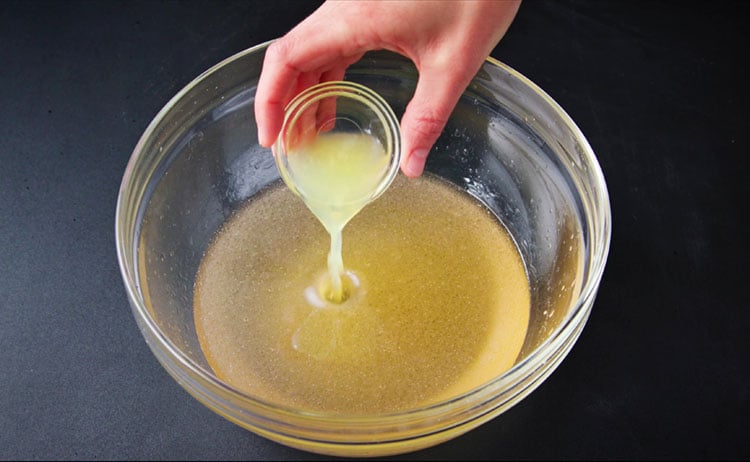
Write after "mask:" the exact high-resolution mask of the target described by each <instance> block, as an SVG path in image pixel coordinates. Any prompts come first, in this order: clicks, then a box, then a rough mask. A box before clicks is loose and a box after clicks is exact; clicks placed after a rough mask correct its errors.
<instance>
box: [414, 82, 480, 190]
mask: <svg viewBox="0 0 750 462" xmlns="http://www.w3.org/2000/svg"><path fill="white" fill-rule="evenodd" d="M467 85H468V81H465V79H463V78H461V77H460V76H456V75H453V74H452V73H450V72H441V71H432V72H430V71H428V70H423V71H422V72H420V75H419V81H418V82H417V88H416V90H415V91H414V96H413V97H412V99H411V101H410V102H409V104H408V106H407V107H406V111H405V112H404V115H403V117H402V118H401V136H402V139H403V149H404V151H403V152H404V156H403V158H402V159H401V171H402V172H403V173H404V174H405V175H406V176H409V177H418V176H419V175H421V174H422V171H423V170H424V165H425V162H426V161H427V155H428V154H429V152H430V149H432V145H433V144H435V141H437V139H438V137H439V136H440V134H441V133H442V131H443V129H444V128H445V124H446V123H447V122H448V118H449V117H450V115H451V112H453V108H454V107H455V106H456V103H457V102H458V99H459V98H460V97H461V93H463V91H464V89H466V86H467Z"/></svg>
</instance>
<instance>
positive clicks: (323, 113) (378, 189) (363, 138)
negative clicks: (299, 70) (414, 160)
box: [273, 81, 401, 231]
mask: <svg viewBox="0 0 750 462" xmlns="http://www.w3.org/2000/svg"><path fill="white" fill-rule="evenodd" d="M337 136H338V139H337V141H336V142H334V143H330V142H329V143H328V147H329V148H330V147H331V146H336V147H338V148H339V150H340V151H341V152H339V153H338V154H339V155H338V156H330V157H331V158H329V159H327V160H325V161H323V160H320V161H319V162H318V161H316V159H313V158H312V157H313V156H320V155H321V154H329V155H330V154H331V153H330V152H328V153H326V152H321V151H326V147H325V146H323V147H322V148H321V144H320V143H321V142H325V141H326V140H329V141H330V140H331V139H332V138H334V137H337ZM342 137H344V138H345V141H348V143H347V142H340V141H341V140H342ZM347 137H348V138H347ZM363 143H364V145H363ZM368 144H369V146H365V145H368ZM363 147H364V148H365V149H369V148H372V152H371V154H372V156H373V158H372V159H369V160H371V161H373V162H369V161H368V162H364V163H363V165H362V167H367V166H369V167H371V169H373V170H377V171H367V172H360V171H356V169H355V167H357V166H356V165H349V167H351V168H349V169H347V168H343V164H346V163H348V162H350V161H349V160H348V159H347V158H346V156H348V155H349V153H347V152H344V151H346V149H347V148H348V149H351V148H356V149H362V148H363ZM273 151H274V157H275V159H276V164H277V166H278V168H279V172H280V173H281V177H282V178H283V180H284V182H285V183H286V184H287V186H288V187H289V188H290V189H291V190H292V191H293V192H294V193H296V194H297V195H298V196H300V197H301V198H302V200H303V201H305V203H306V204H307V205H308V207H310V209H311V210H312V211H313V213H315V214H316V215H317V216H318V218H319V219H321V221H323V218H322V217H321V216H320V213H319V212H321V210H320V209H321V208H328V209H329V210H328V212H327V213H334V214H336V215H337V217H338V220H337V221H342V220H343V221H344V223H343V224H345V223H346V221H348V220H349V219H351V217H352V216H354V215H355V214H356V213H357V212H358V211H359V209H361V208H362V207H363V206H364V205H366V204H367V203H369V202H371V201H373V200H374V199H376V198H377V197H378V196H380V194H382V193H383V191H385V190H386V189H387V188H388V186H389V185H390V184H391V182H392V181H393V179H394V178H395V177H396V174H397V173H398V167H399V164H400V162H401V132H400V128H399V123H398V119H397V118H396V115H395V114H394V113H393V110H392V109H391V107H390V106H389V105H388V103H387V102H386V101H385V100H384V99H383V98H382V97H381V96H380V95H378V94H377V93H376V92H374V91H373V90H371V89H370V88H368V87H365V86H364V85H360V84H358V83H354V82H345V81H332V82H324V83H320V84H317V85H314V86H312V87H310V88H308V89H307V90H305V91H303V92H302V93H300V94H299V95H297V96H296V97H295V98H294V99H293V100H292V101H291V102H290V103H289V104H288V105H287V107H286V109H285V115H284V122H283V125H282V128H281V132H280V134H279V137H278V138H277V140H276V143H275V145H274V148H273ZM303 169H304V170H303ZM313 170H314V171H313ZM344 176H347V177H344ZM355 178H358V179H359V181H358V182H357V181H355V180H354V179H355ZM323 182H327V183H323ZM347 182H348V183H349V184H348V185H345V184H344V183H347ZM337 185H338V186H340V187H339V188H338V189H337V188H336V186H337ZM349 214H351V216H348V217H346V215H349ZM343 224H342V226H343ZM324 225H326V227H328V225H327V224H326V223H324ZM329 231H330V230H329Z"/></svg>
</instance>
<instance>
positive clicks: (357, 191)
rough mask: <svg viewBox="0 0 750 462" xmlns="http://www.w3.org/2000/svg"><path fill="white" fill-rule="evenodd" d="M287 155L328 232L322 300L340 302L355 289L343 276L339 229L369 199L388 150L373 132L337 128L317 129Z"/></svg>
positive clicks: (298, 186) (302, 194) (300, 186)
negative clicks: (331, 130)
mask: <svg viewBox="0 0 750 462" xmlns="http://www.w3.org/2000/svg"><path fill="white" fill-rule="evenodd" d="M287 158H288V162H289V167H290V170H291V171H293V172H294V174H293V181H294V184H295V187H296V189H297V193H298V194H299V196H300V197H301V198H302V200H303V201H304V202H305V204H306V205H307V207H308V208H309V209H310V211H311V212H312V213H313V214H314V215H315V216H316V217H317V218H318V220H319V221H320V222H321V223H322V224H323V226H324V227H325V228H326V230H327V231H328V233H329V234H330V236H331V248H330V251H329V253H328V278H327V279H328V280H327V281H324V283H323V285H322V287H319V288H318V290H319V292H320V295H322V297H323V298H324V299H325V300H327V301H329V302H332V303H342V302H344V301H345V300H346V299H347V298H349V297H350V296H351V295H352V294H351V291H352V290H355V289H356V287H355V285H354V284H347V279H346V277H345V270H344V262H343V257H342V232H343V229H344V227H345V226H346V224H347V223H348V222H349V220H351V219H352V218H353V217H354V216H355V215H356V214H357V213H359V211H360V210H362V208H363V207H364V206H365V205H367V204H368V203H369V202H370V201H372V199H373V193H374V191H375V190H376V188H377V187H378V184H379V183H380V182H381V181H382V178H383V176H384V175H385V172H386V170H387V168H388V161H389V156H388V154H387V153H386V151H385V149H384V148H383V146H382V145H381V143H380V142H379V141H378V139H377V138H375V137H373V136H369V135H366V134H362V133H341V132H339V133H330V134H325V133H324V134H320V135H319V136H317V137H316V138H315V139H314V140H312V141H310V142H308V143H306V144H304V145H303V146H302V147H300V148H298V149H295V150H294V151H292V152H290V153H289V154H288V156H287Z"/></svg>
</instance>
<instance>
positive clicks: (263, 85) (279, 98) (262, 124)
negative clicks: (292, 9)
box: [255, 4, 365, 147]
mask: <svg viewBox="0 0 750 462" xmlns="http://www.w3.org/2000/svg"><path fill="white" fill-rule="evenodd" d="M324 6H325V7H326V8H320V9H319V10H318V11H316V12H315V13H313V15H311V16H310V17H309V18H308V19H306V20H305V21H303V22H302V23H300V24H299V25H298V26H297V27H295V29H293V30H292V31H290V32H289V33H288V34H287V35H285V36H284V37H282V38H281V39H279V40H277V41H276V42H274V43H272V44H271V45H270V46H269V47H268V49H267V50H266V55H265V58H264V61H263V71H262V72H261V75H260V79H259V81H258V88H257V90H256V92H255V119H256V122H257V124H258V141H259V143H260V144H261V145H262V146H266V147H268V146H271V145H272V144H273V143H274V141H275V139H276V136H277V135H278V133H279V130H280V129H281V125H282V122H283V117H284V108H285V106H286V104H287V103H288V102H289V101H290V100H291V99H292V98H293V97H294V96H295V95H296V94H298V93H299V92H301V91H303V90H305V89H306V88H307V87H309V86H311V85H314V84H316V83H318V82H320V81H327V80H332V79H334V78H336V77H337V76H341V77H343V74H344V71H345V69H346V68H347V67H348V66H349V65H350V64H352V63H353V62H355V61H358V60H359V58H360V57H361V56H362V54H363V53H364V51H365V50H364V49H359V48H358V47H360V45H358V44H357V42H355V41H353V40H351V35H352V32H351V30H349V29H348V27H349V25H348V21H344V20H340V19H339V20H336V21H332V20H331V19H330V15H331V13H330V11H328V10H329V9H330V7H329V6H328V5H327V4H325V5H324ZM339 78H340V77H339Z"/></svg>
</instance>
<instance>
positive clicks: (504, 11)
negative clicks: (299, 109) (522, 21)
mask: <svg viewBox="0 0 750 462" xmlns="http://www.w3.org/2000/svg"><path fill="white" fill-rule="evenodd" d="M519 5H520V0H494V1H493V0H488V1H485V0H474V1H468V0H465V1H462V0H458V1H447V0H437V1H430V0H417V1H406V0H400V1H378V0H374V1H370V0H358V1H334V0H329V1H327V2H325V3H323V4H322V5H321V6H320V8H318V9H317V10H316V11H315V12H313V14H311V15H310V16H309V17H308V18H307V19H305V20H304V21H302V22H301V23H299V24H298V25H297V26H296V27H295V28H294V29H292V30H291V31H290V32H289V33H287V34H286V35H284V36H283V37H282V38H280V39H279V40H277V41H275V42H274V43H273V44H271V46H269V48H268V50H267V52H266V56H265V60H264V62H263V70H262V72H261V76H260V81H259V83H258V90H257V92H256V99H255V116H256V120H257V122H258V139H259V142H260V144H261V145H263V146H266V147H270V146H271V145H272V144H273V143H274V141H275V139H276V137H277V136H278V134H279V131H280V129H281V125H282V122H283V116H284V107H285V106H286V104H287V103H288V102H289V101H290V100H291V99H292V98H293V97H294V96H295V95H296V94H298V93H299V92H301V91H303V90H305V89H306V88H308V87H310V86H312V85H314V84H316V83H319V82H325V81H331V80H342V79H343V77H344V72H345V71H346V68H347V67H348V66H349V65H351V64H353V63H355V62H356V61H358V60H359V59H360V58H361V57H362V55H363V54H364V53H365V52H367V51H370V50H378V49H386V50H390V51H394V52H396V53H400V54H401V55H403V56H405V57H407V58H409V59H411V60H412V61H413V62H414V64H415V65H416V67H417V69H418V71H419V81H418V83H417V88H416V90H415V92H414V96H413V97H412V99H411V101H410V102H409V104H408V106H407V108H406V111H405V112H404V115H403V118H402V119H401V133H402V139H403V156H402V162H401V170H402V172H403V173H404V174H405V175H407V176H410V177H417V176H419V175H421V174H422V171H423V170H424V165H425V162H426V160H427V155H428V154H429V151H430V148H431V147H432V145H433V144H434V143H435V141H436V140H437V138H438V137H439V136H440V133H441V132H442V130H443V128H445V124H446V123H447V121H448V118H449V116H450V114H451V112H452V110H453V108H454V107H455V105H456V103H457V102H458V99H459V97H460V96H461V94H462V93H463V91H464V90H465V89H466V87H467V86H468V84H469V82H470V81H471V79H472V78H473V77H474V75H475V74H476V73H477V71H478V70H479V68H480V66H481V65H482V63H483V62H484V60H485V59H486V57H487V56H488V55H489V54H490V52H491V51H492V49H493V48H494V47H495V45H497V43H498V42H499V41H500V39H501V38H502V36H503V35H504V34H505V32H506V31H507V29H508V27H509V26H510V24H511V22H512V21H513V18H514V17H515V15H516V12H517V11H518V7H519Z"/></svg>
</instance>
